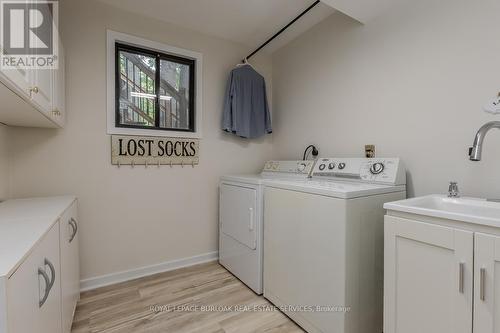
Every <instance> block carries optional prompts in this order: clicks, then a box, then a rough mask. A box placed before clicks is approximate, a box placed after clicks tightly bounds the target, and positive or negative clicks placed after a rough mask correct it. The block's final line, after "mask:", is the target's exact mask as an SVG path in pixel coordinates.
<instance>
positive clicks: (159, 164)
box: [158, 160, 160, 168]
mask: <svg viewBox="0 0 500 333" xmlns="http://www.w3.org/2000/svg"><path fill="white" fill-rule="evenodd" d="M159 167H160V160H158V168H159Z"/></svg>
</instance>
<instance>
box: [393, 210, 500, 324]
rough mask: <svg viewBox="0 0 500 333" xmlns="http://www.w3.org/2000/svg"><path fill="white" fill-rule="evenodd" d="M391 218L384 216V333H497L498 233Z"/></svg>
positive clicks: (499, 294) (435, 221)
mask: <svg viewBox="0 0 500 333" xmlns="http://www.w3.org/2000/svg"><path fill="white" fill-rule="evenodd" d="M389 214H390V213H389ZM393 215H398V214H397V213H396V214H393ZM393 215H386V216H385V231H384V233H385V237H384V238H385V240H384V241H385V245H384V246H385V250H384V253H385V255H384V257H385V258H384V259H385V262H384V272H385V274H384V333H421V332H426V333H466V332H467V333H470V332H475V333H494V332H498V327H500V326H499V325H500V307H498V303H499V302H500V229H498V228H493V227H485V226H476V225H474V224H470V223H463V222H459V221H451V220H445V219H436V218H427V217H421V216H418V215H415V216H412V215H411V214H401V215H402V216H393Z"/></svg>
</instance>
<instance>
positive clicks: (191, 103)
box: [115, 42, 197, 133]
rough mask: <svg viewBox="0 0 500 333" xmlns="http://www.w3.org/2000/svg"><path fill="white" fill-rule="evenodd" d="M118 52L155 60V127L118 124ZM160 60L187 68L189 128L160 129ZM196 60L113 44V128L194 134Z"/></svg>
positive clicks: (122, 44) (117, 43) (132, 46)
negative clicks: (135, 54)
mask: <svg viewBox="0 0 500 333" xmlns="http://www.w3.org/2000/svg"><path fill="white" fill-rule="evenodd" d="M120 51H125V52H131V53H137V54H141V55H145V56H148V57H153V58H155V61H156V71H155V94H156V101H155V126H154V127H153V126H141V125H127V124H122V123H120ZM161 60H166V61H171V62H176V63H179V64H183V65H187V66H189V101H188V105H189V128H168V127H160V79H161V68H160V63H161ZM195 70H196V60H195V59H190V58H183V57H180V56H176V55H172V54H168V53H164V52H159V51H157V50H152V49H147V48H143V47H138V46H134V45H129V44H124V43H121V42H115V127H119V128H135V129H148V130H156V131H169V132H191V133H195V132H196V121H197V119H196V117H195V115H196V112H195V111H196V110H195V106H196V102H195V100H196V91H195V86H196V85H195V82H196V81H195V80H196V73H195Z"/></svg>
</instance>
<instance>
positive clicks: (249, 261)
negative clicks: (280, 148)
mask: <svg viewBox="0 0 500 333" xmlns="http://www.w3.org/2000/svg"><path fill="white" fill-rule="evenodd" d="M313 166H314V161H269V162H266V163H265V165H264V168H263V170H262V172H261V173H260V174H258V175H236V176H224V177H222V178H221V180H220V184H219V193H220V199H219V200H220V201H219V262H220V264H221V265H223V266H224V267H225V268H227V269H228V270H229V271H230V272H231V273H233V274H234V275H235V276H236V277H237V278H239V279H240V280H241V281H243V282H244V283H245V284H246V285H247V286H248V287H250V288H251V289H252V290H253V291H255V292H256V293H257V294H259V295H260V294H262V279H263V276H262V265H263V258H262V256H263V251H262V248H263V214H264V213H263V193H264V192H263V182H264V180H271V179H289V180H291V179H297V180H298V179H307V178H308V177H309V176H310V173H311V171H312V168H313Z"/></svg>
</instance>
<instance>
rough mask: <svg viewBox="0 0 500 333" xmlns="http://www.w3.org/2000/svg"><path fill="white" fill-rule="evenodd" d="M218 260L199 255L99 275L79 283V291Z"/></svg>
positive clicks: (215, 254) (216, 257) (214, 255)
mask: <svg viewBox="0 0 500 333" xmlns="http://www.w3.org/2000/svg"><path fill="white" fill-rule="evenodd" d="M218 258H219V253H218V252H217V251H215V252H209V253H205V254H200V255H197V256H193V257H189V258H182V259H176V260H172V261H167V262H163V263H160V264H156V265H151V266H146V267H140V268H135V269H131V270H128V271H123V272H117V273H111V274H106V275H101V276H97V277H93V278H89V279H84V280H81V281H80V290H81V291H87V290H92V289H96V288H99V287H104V286H109V285H111V284H115V283H120V282H125V281H129V280H133V279H137V278H141V277H144V276H148V275H153V274H157V273H163V272H168V271H172V270H174V269H178V268H183V267H188V266H193V265H198V264H203V263H206V262H210V261H215V260H217V259H218Z"/></svg>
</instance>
